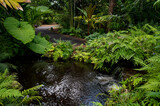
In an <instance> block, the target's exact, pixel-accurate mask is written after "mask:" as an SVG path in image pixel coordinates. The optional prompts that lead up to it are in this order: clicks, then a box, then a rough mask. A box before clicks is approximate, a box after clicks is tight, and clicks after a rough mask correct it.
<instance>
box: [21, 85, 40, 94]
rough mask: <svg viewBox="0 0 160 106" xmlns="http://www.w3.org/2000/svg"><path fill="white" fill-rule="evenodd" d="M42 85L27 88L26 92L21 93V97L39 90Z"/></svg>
mask: <svg viewBox="0 0 160 106" xmlns="http://www.w3.org/2000/svg"><path fill="white" fill-rule="evenodd" d="M42 86H43V85H38V86H34V87H32V88H29V89H27V90H24V91H22V95H28V94H30V93H31V91H35V90H38V89H39V88H41V87H42ZM34 93H35V92H34Z"/></svg>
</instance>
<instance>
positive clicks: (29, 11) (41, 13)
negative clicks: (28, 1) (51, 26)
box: [18, 5, 53, 26]
mask: <svg viewBox="0 0 160 106" xmlns="http://www.w3.org/2000/svg"><path fill="white" fill-rule="evenodd" d="M24 9H25V11H24V12H21V11H19V12H18V15H19V16H20V18H21V19H22V20H24V21H27V22H29V23H30V24H31V25H32V26H34V25H41V24H42V23H43V21H44V19H45V16H46V15H50V14H52V13H53V12H52V10H51V9H49V8H48V7H46V6H37V7H34V6H31V5H27V6H25V7H24Z"/></svg>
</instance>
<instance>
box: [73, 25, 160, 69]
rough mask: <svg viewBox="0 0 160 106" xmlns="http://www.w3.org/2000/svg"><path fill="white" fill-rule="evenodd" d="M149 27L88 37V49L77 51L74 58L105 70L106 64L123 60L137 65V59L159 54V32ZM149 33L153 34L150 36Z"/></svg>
mask: <svg viewBox="0 0 160 106" xmlns="http://www.w3.org/2000/svg"><path fill="white" fill-rule="evenodd" d="M147 26H150V25H145V26H144V27H143V28H142V29H137V28H136V27H134V28H132V29H129V30H128V31H118V32H113V33H108V34H106V35H105V34H104V35H101V36H98V34H96V35H91V36H89V37H87V39H88V42H87V44H86V48H84V49H83V50H77V52H76V54H74V56H73V57H76V59H78V57H79V58H81V60H88V61H87V62H90V63H93V64H94V65H95V67H94V68H95V69H102V68H104V67H103V66H105V64H106V63H110V64H111V65H114V64H116V63H118V62H119V61H121V60H127V61H128V62H129V61H130V62H132V63H134V64H135V65H136V63H137V62H136V61H135V58H140V59H142V60H145V59H147V58H149V57H150V56H152V55H153V54H155V53H156V52H157V51H156V49H155V46H156V45H158V43H159V40H160V37H159V36H157V34H158V33H159V31H158V30H155V28H153V27H147ZM146 27H147V28H148V29H147V28H146ZM146 30H147V31H146ZM148 31H149V32H150V31H152V32H153V33H152V34H150V33H148ZM89 39H91V40H89ZM79 51H81V52H79ZM121 64H123V63H121Z"/></svg>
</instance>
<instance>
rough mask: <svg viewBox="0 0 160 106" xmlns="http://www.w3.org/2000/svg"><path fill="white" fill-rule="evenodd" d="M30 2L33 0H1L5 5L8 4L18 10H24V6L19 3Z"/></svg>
mask: <svg viewBox="0 0 160 106" xmlns="http://www.w3.org/2000/svg"><path fill="white" fill-rule="evenodd" d="M23 2H25V3H30V2H31V0H0V3H1V4H2V5H3V6H4V7H5V8H7V6H6V5H8V6H9V7H10V8H14V9H16V10H22V11H23V8H22V7H21V6H20V4H19V3H23Z"/></svg>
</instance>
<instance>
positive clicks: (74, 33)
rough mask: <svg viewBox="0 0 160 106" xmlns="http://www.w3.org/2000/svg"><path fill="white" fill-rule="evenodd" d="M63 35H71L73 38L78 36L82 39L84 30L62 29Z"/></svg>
mask: <svg viewBox="0 0 160 106" xmlns="http://www.w3.org/2000/svg"><path fill="white" fill-rule="evenodd" d="M61 33H62V34H69V35H71V36H77V37H81V36H82V34H81V33H82V29H80V28H76V29H75V28H74V27H71V28H70V29H61Z"/></svg>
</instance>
